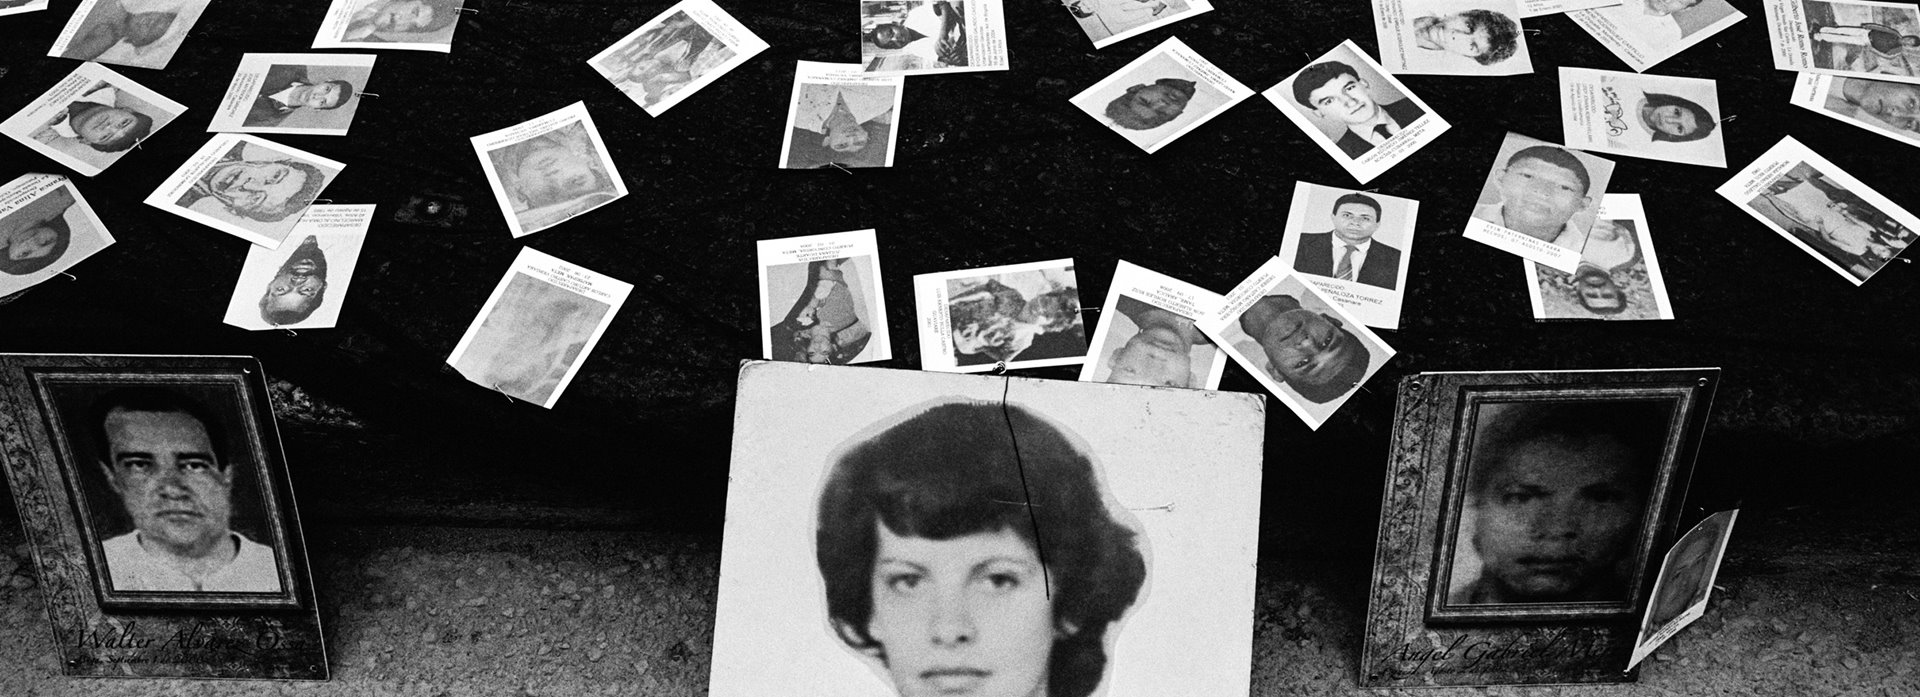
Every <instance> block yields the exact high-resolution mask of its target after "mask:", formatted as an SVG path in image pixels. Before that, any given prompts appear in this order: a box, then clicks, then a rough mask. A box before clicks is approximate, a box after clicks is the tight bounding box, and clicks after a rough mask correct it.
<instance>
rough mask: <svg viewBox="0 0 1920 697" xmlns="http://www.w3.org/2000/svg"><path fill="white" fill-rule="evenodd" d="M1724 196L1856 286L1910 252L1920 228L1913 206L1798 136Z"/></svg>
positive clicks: (1785, 141)
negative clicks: (1911, 210)
mask: <svg viewBox="0 0 1920 697" xmlns="http://www.w3.org/2000/svg"><path fill="white" fill-rule="evenodd" d="M1881 171H1885V170H1881ZM1717 192H1718V193H1719V194H1720V196H1721V197H1723V198H1725V199H1727V200H1729V201H1732V202H1733V203H1734V205H1737V206H1739V207H1740V209H1741V210H1744V211H1746V212H1747V215H1751V216H1753V217H1754V219H1755V220H1758V221H1760V222H1761V223H1762V224H1764V225H1766V226H1767V229H1769V230H1772V231H1774V232H1775V233H1778V234H1779V235H1780V236H1781V237H1785V238H1786V239H1787V241H1789V242H1792V243H1793V245H1794V246H1795V247H1799V248H1800V250H1801V251H1804V252H1806V253H1807V254H1809V255H1812V256H1813V258H1815V259H1818V260H1820V263H1822V264H1825V265H1826V267H1827V268H1829V269H1832V270H1833V272H1834V273H1837V274H1840V276H1841V277H1842V278H1845V279H1847V280H1848V281H1849V282H1851V283H1853V284H1854V285H1856V286H1857V285H1860V284H1863V283H1866V282H1867V279H1869V278H1872V277H1873V275H1874V274H1876V273H1879V272H1880V269H1882V268H1885V267H1886V265H1887V262H1889V261H1891V260H1892V259H1893V258H1894V257H1897V256H1899V255H1900V253H1901V252H1904V251H1906V249H1907V247H1908V246H1910V245H1912V244H1913V241H1914V238H1915V231H1916V230H1920V219H1917V218H1915V217H1914V215H1913V214H1912V213H1909V212H1908V211H1907V209H1905V208H1902V207H1900V206H1899V205H1898V204H1896V203H1894V202H1893V201H1892V200H1889V199H1888V198H1887V197H1886V196H1883V195H1881V194H1880V192H1878V191H1874V190H1873V189H1872V188H1870V187H1868V186H1867V185H1866V184H1864V183H1862V182H1861V181H1860V180H1858V179H1855V178H1854V177H1853V175H1851V174H1847V173H1846V172H1844V171H1842V170H1841V169H1840V167H1839V166H1837V165H1835V164H1833V163H1832V162H1828V161H1827V158H1824V157H1821V156H1820V155H1819V154H1817V153H1815V152H1814V151H1813V150H1811V149H1809V148H1808V147H1807V146H1805V145H1803V144H1801V143H1800V141H1798V140H1794V139H1793V138H1792V137H1791V136H1789V137H1787V138H1783V139H1781V140H1780V142H1779V143H1778V144H1776V145H1774V146H1773V148H1772V149H1770V150H1768V151H1767V152H1766V153H1765V154H1762V155H1761V156H1760V157H1759V158H1758V159H1755V160H1754V161H1753V164H1750V165H1747V167H1746V169H1743V170H1741V171H1740V173H1739V174H1736V175H1734V177H1733V179H1732V180H1729V181H1728V182H1727V183H1726V184H1724V185H1722V186H1721V187H1720V188H1719V189H1718V190H1717Z"/></svg>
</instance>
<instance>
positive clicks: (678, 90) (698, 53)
mask: <svg viewBox="0 0 1920 697" xmlns="http://www.w3.org/2000/svg"><path fill="white" fill-rule="evenodd" d="M765 50H767V42H766V41H764V40H761V38H760V37H758V36H755V35H754V34H753V31H752V30H749V29H747V27H746V25H744V24H741V23H740V22H739V20H736V19H734V18H733V15H730V14H727V11H726V10H723V9H721V8H720V6H719V5H718V4H715V3H714V1H713V0H682V1H681V2H680V3H678V4H675V5H674V6H673V7H669V8H667V10H666V11H665V12H661V13H660V16H658V17H654V18H653V19H652V20H651V21H649V22H647V23H646V24H643V25H641V26H640V28H639V29H635V30H633V33H631V34H628V35H626V36H624V37H621V38H620V40H619V41H615V42H614V43H613V45H612V46H608V47H607V48H606V50H604V51H601V52H600V54H599V55H596V56H594V57H592V58H589V59H587V65H589V66H592V67H593V69H594V71H595V72H598V73H600V76H601V77H604V78H606V79H607V81H608V82H612V83H613V86H614V87H616V88H618V89H619V90H620V93H621V94H624V95H627V98H629V99H632V100H633V103H635V104H638V105H640V108H641V109H645V110H646V112H647V115H648V116H653V117H658V116H660V115H661V114H664V113H666V111H667V110H668V109H671V108H673V105H675V104H679V103H680V100H683V99H686V98H687V97H690V96H693V93H695V92H698V91H700V90H701V88H704V87H706V86H707V85H710V84H713V81H715V80H718V79H720V76H722V75H725V74H727V72H728V71H731V70H733V69H734V68H738V67H740V65H741V64H743V63H746V62H747V60H748V59H750V58H753V57H754V56H756V55H759V53H760V52H761V51H765Z"/></svg>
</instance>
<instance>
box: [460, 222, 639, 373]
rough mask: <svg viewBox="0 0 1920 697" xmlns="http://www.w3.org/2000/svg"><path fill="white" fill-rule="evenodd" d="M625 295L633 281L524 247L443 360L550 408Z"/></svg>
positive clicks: (631, 289)
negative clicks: (451, 352) (620, 278)
mask: <svg viewBox="0 0 1920 697" xmlns="http://www.w3.org/2000/svg"><path fill="white" fill-rule="evenodd" d="M631 292H633V284H631V283H627V282H625V281H621V280H618V279H615V278H613V277H611V276H606V275H603V274H600V273H596V272H594V271H590V270H588V269H585V268H582V267H579V266H575V265H573V264H569V263H567V262H565V261H561V260H560V259H557V258H554V257H553V256H550V255H548V254H545V253H542V252H540V251H539V250H536V249H532V248H528V247H522V248H521V249H520V255H519V256H518V257H516V258H515V259H514V260H513V266H512V267H511V268H508V269H507V274H506V276H505V277H503V278H501V279H500V285H498V286H496V287H495V288H494V289H493V295H492V296H491V297H488V298H487V304H486V305H483V306H481V308H480V315H479V316H478V317H475V318H474V320H473V324H472V325H471V326H469V327H467V333H466V335H465V336H462V337H460V343H459V344H458V345H456V346H454V347H453V354H452V355H450V356H447V364H448V365H452V366H453V367H454V369H455V370H458V371H460V374H461V375H462V376H465V377H466V378H467V380H469V381H472V382H473V383H474V384H476V385H480V386H482V387H486V388H488V389H491V390H496V391H499V392H500V393H501V394H505V395H507V396H509V397H513V398H515V399H520V400H524V401H528V402H532V403H534V404H538V405H540V406H542V407H545V408H548V409H552V408H553V405H554V403H555V402H558V401H560V393H561V392H563V391H565V390H566V389H567V385H568V384H570V383H572V382H573V377H574V375H576V374H578V373H579V372H580V364H581V363H584V362H586V360H587V354H589V353H592V352H593V347H594V344H597V343H599V342H600V336H601V335H602V334H605V333H606V331H607V325H610V324H612V323H613V317H614V314H615V313H617V312H619V310H620V305H621V304H623V303H625V302H626V301H627V294H628V293H631Z"/></svg>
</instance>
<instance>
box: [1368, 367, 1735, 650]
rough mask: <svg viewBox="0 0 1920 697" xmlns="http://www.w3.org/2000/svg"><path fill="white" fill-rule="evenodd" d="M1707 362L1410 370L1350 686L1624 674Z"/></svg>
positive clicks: (1710, 377)
mask: <svg viewBox="0 0 1920 697" xmlns="http://www.w3.org/2000/svg"><path fill="white" fill-rule="evenodd" d="M1718 372H1719V371H1718V370H1717V369H1666V370H1620V371H1567V372H1487V373H1423V374H1420V375H1415V376H1412V377H1409V378H1407V379H1406V380H1404V381H1403V382H1402V383H1401V390H1400V403H1399V408H1398V413H1397V415H1396V419H1395V428H1394V446H1393V450H1392V461H1391V463H1390V465H1389V467H1388V474H1387V476H1388V482H1387V486H1386V492H1387V493H1386V495H1385V497H1384V501H1383V503H1382V506H1383V511H1384V512H1383V514H1382V517H1381V526H1380V537H1379V543H1378V547H1377V548H1376V552H1375V557H1374V584H1373V595H1372V598H1371V602H1370V603H1369V605H1368V614H1367V638H1366V643H1365V647H1364V649H1363V656H1362V660H1361V667H1360V679H1361V684H1362V685H1365V686H1370V687H1404V686H1418V685H1491V684H1544V683H1576V682H1619V681H1623V680H1631V679H1632V677H1633V676H1632V674H1631V673H1630V672H1628V670H1627V659H1628V657H1629V655H1630V654H1631V652H1632V650H1633V646H1634V640H1635V638H1636V630H1637V628H1638V626H1639V619H1640V613H1641V612H1642V611H1643V610H1644V609H1645V607H1646V605H1647V602H1648V601H1647V599H1648V597H1649V595H1650V589H1651V588H1652V586H1653V576H1654V575H1655V574H1656V573H1657V571H1658V568H1657V567H1658V564H1657V561H1656V559H1657V557H1656V554H1657V551H1658V550H1663V549H1665V547H1666V546H1667V545H1668V544H1670V543H1671V542H1672V540H1673V539H1674V537H1675V534H1676V527H1677V524H1678V522H1679V517H1680V512H1681V504H1682V502H1683V500H1684V498H1685V494H1686V488H1687V481H1688V478H1689V476H1690V474H1691V472H1692V464H1693V458H1694V453H1695V451H1696V450H1697V449H1698V447H1699V439H1700V434H1701V431H1702V430H1703V428H1704V424H1705V419H1706V415H1707V410H1708V405H1709V404H1710V403H1711V401H1712V395H1713V387H1714V384H1715V383H1716V382H1717V381H1718ZM1495 649H1500V650H1498V651H1496V650H1495Z"/></svg>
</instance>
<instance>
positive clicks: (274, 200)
mask: <svg viewBox="0 0 1920 697" xmlns="http://www.w3.org/2000/svg"><path fill="white" fill-rule="evenodd" d="M345 168H346V165H345V164H343V163H340V162H335V161H333V160H329V159H327V158H324V157H320V156H319V155H314V154H312V153H308V152H302V151H299V150H295V149H293V148H289V147H286V146H284V145H280V144H277V143H273V142H270V141H266V140H262V139H260V138H256V137H253V136H245V135H233V134H220V135H216V136H214V137H213V140H211V141H208V142H207V144H206V145H205V146H202V147H201V148H200V151H199V152H196V153H194V154H193V157H190V158H188V159H187V163H186V164H185V165H182V166H181V167H180V169H179V170H176V171H175V172H174V173H173V176H170V177H168V178H167V181H166V182H164V183H162V184H161V185H160V188H159V189H155V190H154V192H153V194H151V195H149V196H147V200H146V203H147V205H149V206H154V207H156V208H160V209H163V210H166V211H168V212H170V213H173V214H175V215H178V216H180V217H183V218H186V219H188V220H192V221H195V222H199V223H202V224H205V225H207V226H209V227H212V228H214V229H216V230H219V231H221V232H226V233H229V234H232V235H235V236H237V237H240V238H241V239H244V240H247V241H248V242H252V243H254V244H257V245H261V246H265V247H279V246H280V243H281V241H283V240H285V239H286V237H287V234H288V233H289V232H290V231H292V230H293V227H294V225H295V224H297V223H299V222H300V216H301V215H303V214H305V213H306V211H307V208H308V207H309V206H312V205H313V201H314V199H316V198H318V197H319V196H320V192H321V191H322V190H324V189H325V188H326V187H327V184H329V183H331V182H332V181H333V178H334V177H336V176H339V174H340V170H342V169H345Z"/></svg>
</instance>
